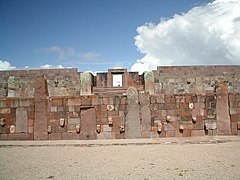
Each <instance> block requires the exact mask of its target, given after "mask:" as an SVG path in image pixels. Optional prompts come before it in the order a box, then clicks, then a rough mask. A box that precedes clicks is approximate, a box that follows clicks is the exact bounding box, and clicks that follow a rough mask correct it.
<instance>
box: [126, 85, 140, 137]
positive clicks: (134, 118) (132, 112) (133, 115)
mask: <svg viewBox="0 0 240 180" xmlns="http://www.w3.org/2000/svg"><path fill="white" fill-rule="evenodd" d="M140 137H141V124H140V118H139V102H138V92H137V89H136V88H135V87H132V86H131V87H129V88H128V89H127V107H126V119H125V138H129V139H133V138H140Z"/></svg>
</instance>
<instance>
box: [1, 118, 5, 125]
mask: <svg viewBox="0 0 240 180" xmlns="http://www.w3.org/2000/svg"><path fill="white" fill-rule="evenodd" d="M5 124H6V121H5V119H4V118H1V119H0V125H1V126H2V127H3V126H5Z"/></svg>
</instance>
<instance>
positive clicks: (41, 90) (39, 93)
mask: <svg viewBox="0 0 240 180" xmlns="http://www.w3.org/2000/svg"><path fill="white" fill-rule="evenodd" d="M34 101H35V120H34V140H47V139H48V132H47V126H48V124H47V114H48V110H47V107H48V89H47V81H46V78H45V77H44V76H43V75H40V76H38V78H37V81H36V86H35V94H34Z"/></svg>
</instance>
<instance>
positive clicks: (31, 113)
mask: <svg viewBox="0 0 240 180" xmlns="http://www.w3.org/2000/svg"><path fill="white" fill-rule="evenodd" d="M27 116H28V118H29V119H34V116H35V115H34V111H28V112H27Z"/></svg>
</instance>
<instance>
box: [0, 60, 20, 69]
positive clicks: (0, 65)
mask: <svg viewBox="0 0 240 180" xmlns="http://www.w3.org/2000/svg"><path fill="white" fill-rule="evenodd" d="M15 68H16V67H15V66H12V65H11V64H10V63H9V62H8V61H4V60H0V70H11V69H15Z"/></svg>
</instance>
